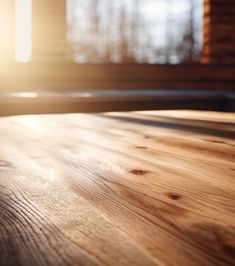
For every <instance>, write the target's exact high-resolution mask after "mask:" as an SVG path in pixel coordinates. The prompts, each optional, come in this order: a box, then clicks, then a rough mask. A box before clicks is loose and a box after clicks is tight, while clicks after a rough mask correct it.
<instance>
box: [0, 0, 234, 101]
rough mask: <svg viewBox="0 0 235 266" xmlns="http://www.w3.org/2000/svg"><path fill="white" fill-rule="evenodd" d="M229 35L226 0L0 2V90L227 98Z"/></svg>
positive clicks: (231, 48) (231, 66) (230, 68)
mask: <svg viewBox="0 0 235 266" xmlns="http://www.w3.org/2000/svg"><path fill="white" fill-rule="evenodd" d="M234 32H235V2H234V1H231V0H217V1H213V0H113V1H109V0H67V1H66V0H0V92H2V93H6V92H15V91H17V92H22V91H24V92H25V91H26V92H27V91H29V92H32V91H33V92H35V91H36V92H38V91H40V92H43V91H44V92H45V91H46V92H48V91H49V92H51V91H53V92H63V93H68V92H71V91H78V90H91V91H89V93H90V95H91V93H95V92H96V93H97V91H99V92H100V91H101V90H105V91H106V92H107V91H109V92H110V91H116V92H117V91H118V90H119V91H122V92H124V91H125V92H126V91H128V90H131V93H133V95H134V94H135V93H138V95H143V94H146V93H147V92H149V91H151V93H153V92H152V91H154V93H157V91H160V90H161V91H165V92H167V90H173V91H174V92H175V91H176V90H180V91H182V90H184V93H186V94H187V93H188V92H189V91H190V90H192V91H193V93H195V92H198V93H199V92H200V93H202V92H204V93H205V92H208V90H209V93H210V94H211V93H217V94H216V95H217V96H218V93H220V94H221V93H222V94H223V96H224V94H226V97H227V94H229V95H231V94H232V93H233V91H234V89H235V34H234ZM185 91H186V92H185ZM128 93H129V94H128V95H130V92H128ZM154 93H153V94H154ZM103 94H105V93H103ZM1 95H3V94H1ZM31 95H33V94H31ZM34 95H36V94H34ZM38 95H39V94H38ZM88 95H89V94H87V96H88ZM113 95H114V94H113Z"/></svg>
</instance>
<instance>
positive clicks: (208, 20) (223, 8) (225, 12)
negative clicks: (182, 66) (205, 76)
mask: <svg viewBox="0 0 235 266" xmlns="http://www.w3.org/2000/svg"><path fill="white" fill-rule="evenodd" d="M204 1H205V2H204V47H203V51H202V60H201V61H202V63H215V64H224V63H225V64H226V63H228V64H230V63H233V64H234V63H235V1H234V0H204Z"/></svg>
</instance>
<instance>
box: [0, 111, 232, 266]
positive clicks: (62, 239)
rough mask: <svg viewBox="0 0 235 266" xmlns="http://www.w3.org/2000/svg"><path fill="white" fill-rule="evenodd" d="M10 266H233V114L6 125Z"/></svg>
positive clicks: (2, 201)
mask: <svg viewBox="0 0 235 266" xmlns="http://www.w3.org/2000/svg"><path fill="white" fill-rule="evenodd" d="M0 141H1V146H0V265H1V266H4V265H29V266H31V265H34V266H36V265H112V266H113V265H140V266H143V265H179V266H184V265H185V266H188V265H200V266H201V265H211V266H212V265H213V266H214V265H234V264H235V114H232V113H212V112H200V111H152V112H150V111H149V112H129V113H128V112H126V113H103V114H92V115H91V114H65V115H32V116H12V117H2V118H0Z"/></svg>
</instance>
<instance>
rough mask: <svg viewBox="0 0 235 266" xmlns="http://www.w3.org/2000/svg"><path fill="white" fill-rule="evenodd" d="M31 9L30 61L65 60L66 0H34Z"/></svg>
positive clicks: (52, 61) (54, 61) (48, 61)
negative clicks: (31, 38)
mask: <svg viewBox="0 0 235 266" xmlns="http://www.w3.org/2000/svg"><path fill="white" fill-rule="evenodd" d="M32 9H33V11H32V12H33V14H32V17H33V32H32V36H33V46H32V61H33V62H41V63H43V62H44V63H45V62H47V63H50V62H51V63H56V62H65V61H66V57H67V56H66V55H67V49H66V46H67V41H66V35H67V25H66V0H50V1H48V0H34V1H33V6H32Z"/></svg>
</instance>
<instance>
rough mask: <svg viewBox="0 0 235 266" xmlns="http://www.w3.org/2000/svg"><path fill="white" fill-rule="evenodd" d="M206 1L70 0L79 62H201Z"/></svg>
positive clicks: (73, 44) (71, 28)
mask: <svg viewBox="0 0 235 266" xmlns="http://www.w3.org/2000/svg"><path fill="white" fill-rule="evenodd" d="M202 1H203V0H112V1H110V0H68V9H67V20H68V38H69V42H70V44H71V51H72V55H73V58H74V61H76V62H78V63H150V64H155V63H158V64H159V63H160V64H165V63H171V64H177V63H192V62H198V61H199V55H200V50H201V35H202Z"/></svg>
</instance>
